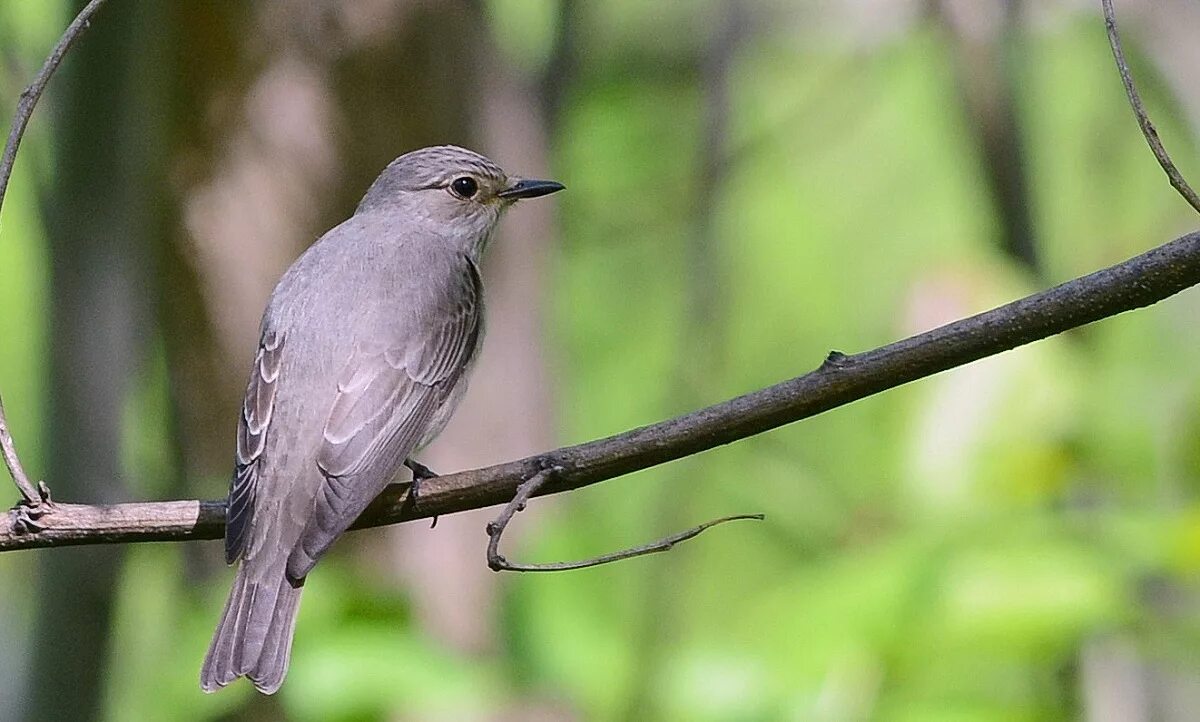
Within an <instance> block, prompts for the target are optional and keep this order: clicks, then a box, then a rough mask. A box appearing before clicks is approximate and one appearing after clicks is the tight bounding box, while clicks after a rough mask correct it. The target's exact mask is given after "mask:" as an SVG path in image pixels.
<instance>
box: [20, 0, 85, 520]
mask: <svg viewBox="0 0 1200 722" xmlns="http://www.w3.org/2000/svg"><path fill="white" fill-rule="evenodd" d="M105 2H106V0H92V1H91V2H90V3H88V4H87V5H86V6H85V7H84V8H83V10H80V11H79V15H77V16H75V20H73V21H72V22H71V24H70V25H68V26H67V29H66V30H64V31H63V34H62V37H61V38H59V40H58V44H57V45H55V46H54V50H52V51H51V52H50V56H49V57H47V58H46V62H44V63H42V69H41V70H39V71H38V74H37V77H35V78H34V79H33V82H32V83H30V85H29V87H27V88H25V90H23V91H21V98H20V100H18V101H17V112H16V115H14V116H13V124H12V130H11V131H9V134H8V141H7V142H6V143H5V144H4V155H3V156H0V208H3V206H4V196H5V195H6V194H7V193H8V180H9V178H11V177H12V171H13V164H14V163H15V162H16V160H17V149H18V148H19V147H20V146H21V139H22V138H23V137H24V136H25V128H26V126H28V125H29V118H30V117H31V116H32V115H33V109H34V107H36V106H37V102H38V100H39V99H40V98H41V97H42V91H44V90H45V89H46V84H47V83H49V82H50V77H51V76H52V75H54V71H55V70H58V66H59V64H60V63H62V59H63V57H64V56H65V55H66V54H67V51H69V50H70V49H71V46H72V45H74V44H75V41H76V40H78V39H79V36H80V35H82V34H83V31H84V30H87V28H88V26H89V25H90V24H91V20H92V16H93V15H95V14H96V11H97V10H99V9H100V6H101V5H103V4H104V3H105ZM0 455H2V456H3V457H4V465H5V466H6V467H8V473H10V474H12V478H13V482H15V483H16V485H17V489H18V490H19V491H20V492H21V497H22V499H23V500H24V501H23V505H24V506H25V507H26V508H29V509H37V508H38V507H40V506H42V504H43V503H44V502H49V500H50V494H49V492H48V491H46V489H45V485H44V484H38V485H37V486H35V485H34V484H33V483H32V482H31V481H30V480H29V476H28V475H27V474H26V473H25V468H24V467H23V466H22V465H21V459H20V457H18V456H17V448H16V445H15V444H14V443H13V439H12V434H11V433H10V431H9V427H8V420H7V418H6V417H5V415H4V402H3V400H0ZM29 522H30V517H29V516H28V514H27V513H26V515H25V517H24V519H23V523H25V524H28V523H29Z"/></svg>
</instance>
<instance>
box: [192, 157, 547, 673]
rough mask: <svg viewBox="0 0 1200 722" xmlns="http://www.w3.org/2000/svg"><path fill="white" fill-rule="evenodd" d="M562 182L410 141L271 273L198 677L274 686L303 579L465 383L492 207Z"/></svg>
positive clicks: (441, 422) (283, 666)
mask: <svg viewBox="0 0 1200 722" xmlns="http://www.w3.org/2000/svg"><path fill="white" fill-rule="evenodd" d="M464 179H466V180H464ZM561 188H562V186H561V185H559V184H557V183H553V182H550V181H528V180H518V179H510V178H509V177H508V176H507V175H506V174H505V173H504V171H502V170H501V169H500V168H499V167H497V166H496V165H495V164H494V163H492V162H491V161H489V160H488V159H486V158H484V157H483V156H480V155H478V154H476V153H472V152H471V151H468V150H465V149H462V148H457V147H454V146H439V147H434V148H425V149H422V150H417V151H413V152H411V153H408V154H406V155H403V156H401V157H399V158H397V159H396V160H395V161H393V162H392V163H391V164H389V165H388V167H387V169H386V170H384V172H383V173H382V174H381V175H380V176H379V178H377V179H376V180H375V182H374V183H373V184H372V185H371V188H370V189H369V190H368V191H367V194H366V196H365V197H364V198H363V200H362V202H361V203H360V204H359V207H358V209H357V211H356V212H355V214H354V215H353V216H351V217H350V218H349V219H348V220H346V221H345V222H343V223H342V224H340V225H339V226H337V227H336V228H334V229H333V230H331V231H329V232H328V233H326V234H325V235H324V236H322V237H321V238H320V239H319V240H318V241H317V242H316V243H314V244H313V245H312V247H310V248H309V249H308V251H306V252H305V253H304V254H303V255H302V256H301V257H300V258H299V259H298V260H297V261H296V262H295V263H294V264H293V265H292V267H291V268H289V269H288V271H287V272H286V273H285V274H284V276H283V278H282V279H281V280H280V281H279V284H278V285H277V286H276V288H275V291H274V293H272V295H271V300H270V303H269V304H268V306H267V309H266V312H265V313H264V314H263V320H262V331H261V336H260V341H259V347H258V352H257V354H256V356H255V359H254V365H253V368H252V369H251V373H250V380H249V383H248V385H247V387H246V398H245V403H244V404H243V407H242V415H241V420H240V422H239V424H238V433H237V453H236V463H235V471H234V475H233V480H232V484H231V488H230V492H229V504H228V518H227V525H226V536H225V557H226V561H227V562H228V563H230V564H232V563H234V562H237V561H239V560H240V564H239V567H238V572H237V577H236V579H235V580H234V584H233V589H232V591H231V592H230V595H229V600H228V601H227V602H226V604H225V610H224V612H223V613H222V615H221V621H220V623H219V624H218V626H217V630H216V633H215V634H214V636H213V640H212V644H211V645H210V647H209V650H208V654H207V656H206V657H205V660H204V666H203V668H202V670H201V674H200V686H201V688H202V689H203V690H204V691H206V692H211V691H214V690H216V689H218V688H220V687H223V686H225V685H226V684H228V683H229V682H231V681H233V680H235V679H237V678H238V677H239V676H247V677H249V678H250V679H251V681H253V682H254V685H255V686H256V687H257V688H258V689H259V690H260V691H262V692H265V693H268V694H270V693H272V692H274V691H276V690H277V689H279V686H280V685H281V684H282V682H283V677H284V675H285V674H286V672H287V666H288V661H289V658H290V655H291V646H292V634H293V631H294V628H295V624H296V612H297V609H298V607H299V603H300V592H301V590H302V588H303V585H304V578H305V577H306V576H307V575H308V573H309V571H311V570H312V568H313V565H314V564H315V563H316V562H317V560H318V559H320V557H321V555H322V554H324V553H325V551H326V550H327V549H328V548H329V546H330V545H331V544H332V543H333V541H334V540H335V539H337V537H338V536H339V535H341V534H342V532H344V531H345V530H346V529H347V528H348V527H349V526H350V525H351V524H352V523H353V522H354V520H355V519H356V518H357V517H358V515H359V514H361V513H362V511H363V510H364V509H365V508H366V506H367V505H368V504H369V503H370V502H371V500H372V499H374V498H375V496H377V495H378V494H379V492H380V491H382V490H383V488H384V487H385V486H386V485H387V484H388V483H389V482H390V481H391V480H392V479H393V477H394V476H395V475H396V474H397V472H398V471H399V469H400V466H401V465H402V464H403V462H404V460H405V459H406V458H407V457H408V456H409V455H410V454H412V452H413V451H414V450H415V449H417V448H419V447H421V446H423V445H424V444H425V443H427V442H428V441H430V440H431V439H432V438H433V437H434V436H436V435H437V434H438V433H439V432H440V431H441V430H442V428H443V427H444V426H445V424H446V422H447V421H448V420H449V418H450V415H451V414H452V413H453V411H454V407H455V406H456V405H457V402H458V400H459V399H460V398H461V396H462V393H463V391H464V390H465V387H466V383H465V382H466V376H467V372H468V369H469V368H470V365H471V362H472V360H473V359H474V357H475V353H476V350H477V349H478V346H479V342H480V339H481V337H482V324H483V320H482V309H483V296H482V292H483V289H482V286H481V284H480V277H479V266H478V264H479V259H480V255H481V254H482V253H483V250H484V248H485V247H486V245H487V241H488V238H489V237H490V235H491V233H492V230H493V229H494V228H495V225H496V222H497V221H498V220H499V219H500V216H501V214H502V212H503V210H504V209H505V208H506V207H508V206H509V205H511V204H512V202H514V201H515V200H517V199H520V198H531V197H536V196H539V195H545V194H546V193H552V192H554V191H556V190H560V189H561ZM468 190H470V191H472V192H471V193H470V194H467V193H466V191H468Z"/></svg>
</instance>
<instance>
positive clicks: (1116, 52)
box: [1100, 0, 1200, 212]
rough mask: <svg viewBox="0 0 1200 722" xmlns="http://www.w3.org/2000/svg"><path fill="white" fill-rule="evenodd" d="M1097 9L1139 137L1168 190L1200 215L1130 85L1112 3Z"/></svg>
mask: <svg viewBox="0 0 1200 722" xmlns="http://www.w3.org/2000/svg"><path fill="white" fill-rule="evenodd" d="M1100 5H1101V6H1102V7H1103V8H1104V27H1105V28H1106V29H1107V30H1108V44H1109V45H1110V46H1112V53H1113V58H1115V59H1116V61H1117V71H1118V72H1119V73H1120V74H1121V83H1123V84H1124V85H1125V94H1126V95H1127V96H1129V105H1130V106H1132V107H1133V114H1134V115H1135V116H1137V122H1138V126H1139V127H1140V128H1141V129H1142V135H1144V136H1146V142H1147V143H1148V144H1149V145H1150V150H1151V151H1152V152H1153V153H1154V157H1155V158H1157V159H1158V164H1159V165H1160V166H1162V169H1163V170H1164V171H1166V174H1167V178H1168V179H1170V181H1171V186H1172V187H1173V188H1174V189H1175V190H1177V191H1179V195H1181V196H1183V199H1184V200H1185V201H1187V202H1188V203H1189V204H1190V205H1191V206H1192V208H1195V209H1196V211H1197V212H1200V197H1198V196H1197V195H1196V191H1194V190H1192V187H1191V186H1189V185H1188V183H1187V181H1186V180H1184V179H1183V176H1182V175H1181V174H1180V173H1179V169H1178V168H1176V167H1175V164H1174V163H1173V162H1172V161H1171V156H1169V155H1167V149H1166V148H1164V147H1163V144H1162V140H1160V139H1159V137H1158V129H1157V128H1155V127H1154V123H1153V122H1152V121H1151V120H1150V116H1149V115H1148V114H1147V113H1146V106H1145V105H1144V104H1143V103H1142V96H1141V95H1140V94H1139V93H1138V91H1137V87H1136V86H1135V85H1134V84H1133V74H1132V73H1130V72H1129V64H1128V63H1127V62H1125V51H1124V50H1123V49H1122V48H1121V36H1120V35H1119V34H1118V33H1117V18H1116V13H1115V11H1114V10H1113V4H1112V0H1100Z"/></svg>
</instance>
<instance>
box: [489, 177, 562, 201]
mask: <svg viewBox="0 0 1200 722" xmlns="http://www.w3.org/2000/svg"><path fill="white" fill-rule="evenodd" d="M564 188H566V186H565V185H563V184H562V183H556V182H555V181H548V180H529V179H525V178H520V179H517V181H516V182H515V183H513V184H512V185H510V186H509V187H507V188H505V189H504V190H502V191H500V192H499V193H497V194H496V195H497V196H498V197H500V198H503V199H504V200H506V201H516V200H520V199H522V198H537V197H538V196H546V195H550V194H551V193H557V192H559V191H561V190H562V189H564Z"/></svg>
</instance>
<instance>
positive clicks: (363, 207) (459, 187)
mask: <svg viewBox="0 0 1200 722" xmlns="http://www.w3.org/2000/svg"><path fill="white" fill-rule="evenodd" d="M563 187H564V186H563V185H562V184H561V183H556V182H554V181H545V180H531V179H527V178H517V177H512V176H509V175H508V174H507V173H505V172H504V170H503V169H501V168H500V166H498V165H496V164H495V163H493V162H492V161H490V160H488V159H487V158H485V157H483V156H482V155H479V154H478V153H475V152H473V151H469V150H467V149H466V148H460V147H458V146H454V145H439V146H433V147H430V148H421V149H420V150H414V151H412V152H410V153H405V154H404V155H402V156H400V157H399V158H397V159H396V160H394V161H392V162H391V163H390V164H388V167H387V168H386V169H384V171H383V173H381V174H380V176H379V177H378V178H376V179H375V182H374V183H372V184H371V188H370V190H368V191H367V195H366V196H365V197H364V198H363V200H362V203H360V204H359V206H358V212H359V213H362V212H365V211H373V210H376V209H380V208H394V209H395V210H396V211H397V212H398V213H399V214H402V215H403V216H404V218H405V220H407V221H409V222H418V223H429V224H430V225H432V226H433V227H434V228H436V229H437V230H438V231H439V232H448V233H452V234H454V235H456V236H457V235H461V236H463V237H464V239H470V240H473V241H476V242H479V243H482V241H483V240H484V239H485V238H486V236H487V235H488V234H490V233H491V231H492V229H493V228H494V227H495V225H496V222H497V221H498V220H499V219H500V215H501V213H502V212H503V211H504V209H506V208H508V207H509V206H511V205H512V204H513V203H515V202H516V201H518V200H521V199H523V198H537V197H538V196H544V195H547V194H550V193H554V192H556V191H560V190H562V189H563Z"/></svg>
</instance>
